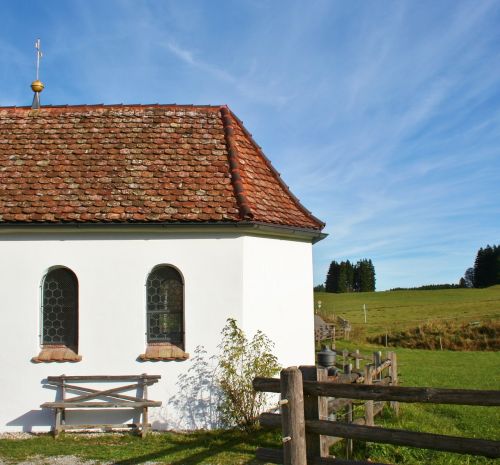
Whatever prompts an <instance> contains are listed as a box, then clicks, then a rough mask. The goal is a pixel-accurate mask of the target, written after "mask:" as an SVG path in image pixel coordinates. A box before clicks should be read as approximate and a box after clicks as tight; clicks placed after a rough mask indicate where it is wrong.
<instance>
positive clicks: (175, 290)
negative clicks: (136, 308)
mask: <svg viewBox="0 0 500 465" xmlns="http://www.w3.org/2000/svg"><path fill="white" fill-rule="evenodd" d="M146 296H147V328H148V342H170V343H171V344H174V345H177V346H179V347H183V345H184V284H183V282H182V277H181V275H180V273H179V272H178V271H177V270H176V269H174V268H172V267H171V266H166V265H165V266H159V267H156V268H155V269H154V270H153V271H152V272H151V273H150V275H149V277H148V280H147V283H146Z"/></svg>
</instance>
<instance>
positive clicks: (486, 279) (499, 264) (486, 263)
mask: <svg viewBox="0 0 500 465" xmlns="http://www.w3.org/2000/svg"><path fill="white" fill-rule="evenodd" d="M494 284H500V246H497V245H494V246H493V247H491V246H490V245H487V246H486V248H484V249H483V248H482V247H481V248H480V249H479V250H478V252H477V256H476V260H475V261H474V287H488V286H493V285H494Z"/></svg>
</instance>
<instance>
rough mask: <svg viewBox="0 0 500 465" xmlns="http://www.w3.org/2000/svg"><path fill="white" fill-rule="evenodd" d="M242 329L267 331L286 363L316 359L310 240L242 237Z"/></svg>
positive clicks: (308, 363) (281, 358) (248, 332)
mask: <svg viewBox="0 0 500 465" xmlns="http://www.w3.org/2000/svg"><path fill="white" fill-rule="evenodd" d="M243 264H244V275H243V328H244V330H245V332H246V333H247V334H248V335H252V334H254V333H255V332H256V331H257V330H259V329H260V330H261V331H263V332H264V333H265V334H266V335H267V336H268V337H269V338H270V339H271V340H272V341H273V342H274V344H275V355H276V356H277V357H278V359H279V361H280V363H281V365H282V366H284V367H286V366H294V365H313V364H314V311H313V308H314V307H313V306H314V303H313V274H312V245H311V243H308V242H302V241H291V240H280V239H271V238H266V237H250V236H248V237H245V238H244V260H243Z"/></svg>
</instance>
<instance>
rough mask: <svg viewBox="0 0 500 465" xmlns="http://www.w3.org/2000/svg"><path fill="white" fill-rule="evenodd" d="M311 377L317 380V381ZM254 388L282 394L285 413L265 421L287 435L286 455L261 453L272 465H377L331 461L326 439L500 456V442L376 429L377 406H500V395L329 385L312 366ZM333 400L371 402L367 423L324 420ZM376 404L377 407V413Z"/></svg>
mask: <svg viewBox="0 0 500 465" xmlns="http://www.w3.org/2000/svg"><path fill="white" fill-rule="evenodd" d="M396 369H397V368H396ZM366 370H367V372H370V371H371V370H373V372H375V371H376V369H374V368H373V366H370V365H369V366H368V368H366ZM372 374H373V373H372ZM344 376H345V375H344ZM311 378H316V380H312V379H311ZM366 379H373V376H371V377H370V376H367V378H366ZM253 385H254V389H255V390H257V391H262V392H276V393H280V394H281V400H280V405H281V414H272V413H264V414H262V415H261V417H260V422H261V424H262V425H263V426H269V427H280V426H281V430H282V441H283V450H277V449H267V448H260V449H258V450H257V458H259V459H261V460H264V461H267V462H272V463H279V464H284V465H307V464H309V465H311V464H318V465H327V464H337V465H342V464H345V465H348V464H349V465H356V464H366V465H368V464H371V465H374V463H375V462H363V461H353V460H342V459H335V458H330V457H328V446H329V442H328V440H326V439H325V436H331V437H340V438H347V439H350V440H353V439H355V440H361V441H370V442H378V443H386V444H394V445H401V446H410V447H418V448H424V449H433V450H439V451H445V452H455V453H459V454H472V455H482V456H485V457H490V458H498V457H500V441H491V440H484V439H472V438H462V437H453V436H445V435H439V434H429V433H418V432H412V431H404V430H395V429H388V428H380V427H376V426H373V407H374V403H375V402H380V401H384V402H385V401H389V402H392V403H394V402H422V403H434V404H455V405H483V406H500V391H478V390H467V389H434V388H416V387H398V386H390V385H387V384H385V383H377V384H370V383H366V384H360V383H352V382H351V383H349V384H345V379H344V383H343V382H331V381H327V380H325V379H324V370H318V369H317V368H316V367H309V366H307V367H300V368H297V367H291V368H286V369H284V370H282V371H281V375H280V379H275V378H255V379H254V381H253ZM327 397H334V398H336V399H335V400H334V401H333V402H334V403H335V402H339V401H340V399H351V400H353V399H361V400H367V401H368V402H367V403H366V404H365V417H364V419H359V421H353V422H352V423H350V424H349V423H341V422H338V421H331V420H328V419H327V418H325V416H324V412H326V411H327V409H328V406H327V403H325V401H326V398H327ZM339 398H340V399H339ZM370 402H371V404H370ZM339 405H340V402H339ZM370 405H371V406H372V407H371V412H370ZM392 405H393V406H396V405H397V404H392ZM367 407H368V409H367ZM367 410H368V411H367ZM322 413H323V414H322ZM351 447H352V446H351Z"/></svg>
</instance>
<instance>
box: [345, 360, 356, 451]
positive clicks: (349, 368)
mask: <svg viewBox="0 0 500 465" xmlns="http://www.w3.org/2000/svg"><path fill="white" fill-rule="evenodd" d="M351 371H352V365H351V364H350V363H348V364H347V365H345V366H344V373H345V374H346V375H350V374H351ZM352 419H353V418H352V402H349V403H348V404H347V406H346V423H352ZM345 446H346V448H345V454H346V458H347V459H350V458H351V457H352V452H353V449H354V446H353V442H352V439H346V444H345Z"/></svg>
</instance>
